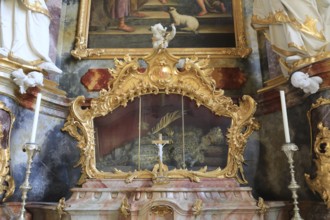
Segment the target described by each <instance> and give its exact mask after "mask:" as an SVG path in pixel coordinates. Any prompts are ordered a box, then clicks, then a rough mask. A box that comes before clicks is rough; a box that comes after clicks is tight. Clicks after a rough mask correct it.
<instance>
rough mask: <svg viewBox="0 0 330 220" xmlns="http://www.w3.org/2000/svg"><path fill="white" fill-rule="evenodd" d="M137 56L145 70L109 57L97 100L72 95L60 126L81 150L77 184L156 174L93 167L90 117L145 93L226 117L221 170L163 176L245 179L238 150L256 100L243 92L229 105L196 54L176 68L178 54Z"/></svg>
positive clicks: (249, 130) (156, 52)
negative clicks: (181, 99)
mask: <svg viewBox="0 0 330 220" xmlns="http://www.w3.org/2000/svg"><path fill="white" fill-rule="evenodd" d="M143 60H144V61H145V62H146V63H147V68H146V70H145V71H143V72H141V71H139V61H138V60H137V59H132V58H131V57H130V56H125V57H124V59H122V60H119V59H115V69H111V70H110V72H111V74H112V76H113V79H112V80H111V82H110V83H109V89H108V90H102V91H100V93H99V96H98V97H97V98H93V99H92V100H91V103H90V106H89V107H87V108H84V107H83V106H85V105H86V104H85V101H86V100H85V97H83V96H79V97H77V98H76V99H75V100H74V101H73V103H72V105H71V108H70V114H69V116H68V118H67V122H66V123H65V125H64V128H63V130H64V131H67V132H69V134H70V135H72V136H73V137H75V138H76V139H77V141H78V147H79V148H80V150H81V154H80V160H79V162H78V165H81V166H82V177H81V182H83V181H84V180H85V179H86V178H97V179H104V178H116V179H118V178H119V179H125V181H126V182H131V181H133V180H134V178H152V179H155V178H157V175H158V174H157V172H155V171H149V170H138V171H132V172H122V171H120V170H115V171H114V172H102V171H99V170H98V169H97V168H96V159H95V144H96V143H95V137H94V123H93V119H94V118H96V117H100V116H105V115H107V114H111V112H112V111H113V110H115V109H116V108H118V107H120V106H124V107H125V106H126V105H127V104H128V102H130V101H132V100H134V99H135V98H137V97H140V96H143V95H147V94H160V93H165V94H178V95H182V96H186V97H189V98H190V99H191V100H194V101H195V102H196V105H197V106H200V105H203V106H205V107H206V108H208V109H209V110H210V111H211V112H213V113H214V114H215V115H218V116H226V117H229V118H231V120H232V121H231V126H230V127H229V129H228V131H227V134H226V137H227V140H228V158H227V165H226V167H225V168H223V169H220V168H218V169H215V170H211V171H208V170H207V169H201V170H199V171H190V170H187V169H174V170H168V171H166V174H165V175H166V178H169V179H171V178H189V179H190V180H192V181H196V182H198V181H199V180H200V178H203V177H204V178H237V179H238V181H239V182H241V183H246V180H245V178H244V174H243V162H244V157H243V153H244V150H245V145H246V142H247V138H248V137H249V135H250V134H251V133H252V132H253V131H254V130H256V129H258V127H259V125H258V123H257V122H256V120H255V118H254V117H253V114H254V113H255V110H256V103H255V101H254V100H253V99H252V98H251V97H250V96H247V95H245V96H243V97H242V99H241V100H240V103H239V105H237V104H234V102H233V101H232V99H231V98H230V97H227V96H225V95H224V91H223V90H218V89H216V88H215V82H214V80H213V78H212V76H211V73H212V71H213V69H212V68H209V67H208V64H209V59H208V58H206V59H198V58H197V57H192V58H186V59H185V62H184V66H183V68H182V69H180V70H178V68H177V67H176V65H177V63H178V62H179V58H178V57H175V56H173V55H171V54H169V53H168V51H167V50H154V52H153V53H152V54H150V55H148V56H146V57H144V58H143Z"/></svg>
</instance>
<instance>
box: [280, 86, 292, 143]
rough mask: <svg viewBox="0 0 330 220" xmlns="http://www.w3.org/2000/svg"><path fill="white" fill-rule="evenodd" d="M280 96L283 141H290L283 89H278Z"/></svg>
mask: <svg viewBox="0 0 330 220" xmlns="http://www.w3.org/2000/svg"><path fill="white" fill-rule="evenodd" d="M280 97H281V107H282V117H283V126H284V136H285V142H286V143H290V142H291V140H290V133H289V123H288V114H287V112H286V102H285V94H284V91H283V90H281V91H280Z"/></svg>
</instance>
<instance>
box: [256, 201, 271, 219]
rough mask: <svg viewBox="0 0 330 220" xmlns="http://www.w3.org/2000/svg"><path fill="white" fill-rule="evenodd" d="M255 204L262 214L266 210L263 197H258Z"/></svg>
mask: <svg viewBox="0 0 330 220" xmlns="http://www.w3.org/2000/svg"><path fill="white" fill-rule="evenodd" d="M257 206H258V208H259V213H260V214H262V215H264V214H265V213H266V212H267V209H268V208H269V207H268V206H267V205H266V204H265V201H264V199H263V198H261V197H259V198H258V202H257Z"/></svg>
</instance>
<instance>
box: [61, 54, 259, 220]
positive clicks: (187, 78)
mask: <svg viewBox="0 0 330 220" xmlns="http://www.w3.org/2000/svg"><path fill="white" fill-rule="evenodd" d="M178 63H179V58H178V57H175V56H173V55H171V54H169V53H168V51H167V50H166V49H158V50H154V52H153V53H152V54H150V55H148V56H146V57H143V58H142V59H133V58H131V57H130V56H128V55H127V56H126V57H125V58H124V59H115V69H111V70H109V71H110V73H111V75H112V77H113V78H112V80H110V81H109V84H108V89H103V90H101V91H100V93H99V96H98V97H96V98H92V99H86V98H85V97H83V96H80V97H78V98H76V99H75V100H74V101H73V103H72V105H71V108H70V114H69V116H68V118H67V122H66V123H65V125H64V128H63V130H64V131H67V132H69V134H70V135H72V136H73V137H75V138H76V139H77V140H78V147H79V148H80V160H79V162H78V165H81V167H82V175H81V179H80V183H81V184H82V187H81V188H74V189H72V191H73V195H72V197H71V198H70V199H69V200H68V201H67V202H66V205H63V207H64V208H63V209H64V211H66V212H67V213H69V214H70V215H71V218H73V219H75V218H81V217H82V215H83V214H84V215H93V213H94V214H95V212H97V213H99V214H100V213H101V215H103V216H106V217H111V218H114V219H115V218H124V219H136V218H144V219H149V218H155V217H156V216H163V217H164V216H165V219H172V218H174V219H190V218H195V217H196V216H200V217H203V218H204V217H206V218H208V217H211V216H213V217H219V218H221V217H224V216H228V215H233V216H237V217H238V216H241V217H242V216H243V215H248V216H250V218H251V219H252V218H253V219H255V218H258V219H259V217H260V218H262V216H263V212H262V210H263V208H264V206H263V205H262V202H261V203H260V202H259V206H258V205H257V201H255V199H254V198H253V197H252V195H251V189H250V188H249V187H240V183H246V182H247V181H246V179H245V177H244V172H243V163H244V150H245V146H246V142H247V139H248V137H249V136H250V134H251V133H252V132H253V131H254V130H256V129H258V127H259V125H258V123H257V122H256V121H255V118H254V117H253V114H254V112H255V110H256V103H255V101H254V100H253V99H252V98H251V97H250V96H243V97H242V99H241V100H240V101H239V102H238V103H235V102H234V101H233V100H232V99H231V98H230V97H227V96H225V94H224V91H223V90H219V89H216V88H215V82H214V80H213V78H212V76H211V73H212V71H213V69H212V68H209V65H208V64H209V59H208V58H206V59H199V58H197V57H192V58H186V59H185V60H184V62H183V63H184V64H183V65H179V64H178ZM142 66H143V67H142ZM82 199H83V200H82ZM224 203H225V204H226V205H225V206H224V205H221V204H224ZM238 207H240V208H238ZM228 213H230V214H228ZM243 213H244V214H243Z"/></svg>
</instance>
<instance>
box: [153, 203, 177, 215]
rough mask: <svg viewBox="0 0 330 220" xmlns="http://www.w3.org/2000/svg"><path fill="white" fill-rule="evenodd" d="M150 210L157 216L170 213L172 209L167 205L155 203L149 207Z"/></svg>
mask: <svg viewBox="0 0 330 220" xmlns="http://www.w3.org/2000/svg"><path fill="white" fill-rule="evenodd" d="M150 212H151V213H153V214H154V215H157V216H165V215H167V214H172V213H173V209H172V208H171V207H170V206H167V205H155V206H152V207H151V208H150Z"/></svg>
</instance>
